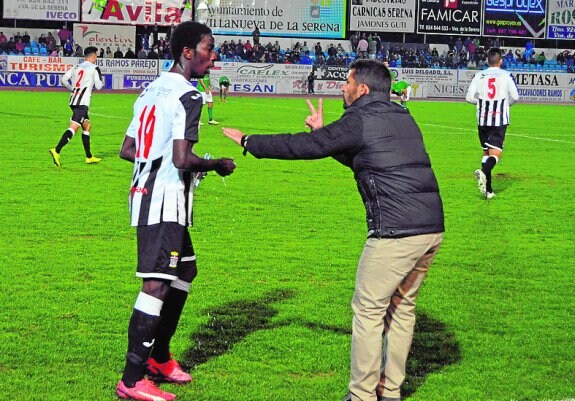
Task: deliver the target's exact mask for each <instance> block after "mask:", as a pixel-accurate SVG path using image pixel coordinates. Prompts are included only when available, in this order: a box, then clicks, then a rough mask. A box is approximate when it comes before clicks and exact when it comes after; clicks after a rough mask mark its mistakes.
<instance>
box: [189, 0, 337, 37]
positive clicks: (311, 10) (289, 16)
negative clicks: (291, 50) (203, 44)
mask: <svg viewBox="0 0 575 401" xmlns="http://www.w3.org/2000/svg"><path fill="white" fill-rule="evenodd" d="M347 1H348V0H314V1H309V0H292V1H290V2H286V1H281V0H252V1H251V2H250V3H248V4H246V3H244V2H243V1H242V0H229V1H227V2H226V3H225V5H223V4H222V3H220V2H217V3H213V2H209V3H208V2H206V1H205V0H201V1H197V2H196V14H195V15H196V20H197V21H199V22H202V23H205V24H206V25H208V26H209V27H210V28H212V31H213V32H214V33H215V34H217V35H251V33H252V31H254V30H255V29H256V28H258V29H259V31H260V34H261V35H267V36H283V37H298V38H326V39H327V38H344V37H345V16H346V4H347ZM215 4H218V5H215Z"/></svg>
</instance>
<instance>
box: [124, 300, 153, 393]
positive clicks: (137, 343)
mask: <svg viewBox="0 0 575 401" xmlns="http://www.w3.org/2000/svg"><path fill="white" fill-rule="evenodd" d="M159 323H160V316H152V315H148V314H146V313H144V312H142V311H140V310H138V309H134V312H133V313H132V318H131V319H130V325H129V326H128V352H127V353H126V366H125V367H124V374H123V376H122V381H123V382H124V384H125V385H126V386H127V387H134V385H135V384H136V382H138V381H140V380H142V379H143V378H144V376H145V374H146V362H147V361H148V358H149V356H150V352H151V351H152V345H154V343H155V341H154V338H155V336H156V331H157V328H158V324H159Z"/></svg>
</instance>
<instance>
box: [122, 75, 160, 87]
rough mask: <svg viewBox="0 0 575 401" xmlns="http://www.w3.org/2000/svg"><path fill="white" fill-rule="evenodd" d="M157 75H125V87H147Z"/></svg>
mask: <svg viewBox="0 0 575 401" xmlns="http://www.w3.org/2000/svg"><path fill="white" fill-rule="evenodd" d="M156 78H158V76H157V75H124V89H133V90H139V89H146V88H147V87H148V85H150V83H152V81H153V80H154V79H156Z"/></svg>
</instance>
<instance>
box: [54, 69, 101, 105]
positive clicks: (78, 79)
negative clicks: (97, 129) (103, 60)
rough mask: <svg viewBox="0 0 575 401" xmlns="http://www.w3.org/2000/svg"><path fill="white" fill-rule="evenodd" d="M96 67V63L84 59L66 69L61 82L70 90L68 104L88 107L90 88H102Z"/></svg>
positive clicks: (90, 97)
mask: <svg viewBox="0 0 575 401" xmlns="http://www.w3.org/2000/svg"><path fill="white" fill-rule="evenodd" d="M96 67H97V65H96V64H94V63H91V62H89V61H84V62H82V63H80V64H78V65H76V66H74V67H72V68H70V69H69V70H68V71H66V73H65V74H64V76H63V77H62V84H63V85H64V86H65V87H66V88H68V90H69V91H71V92H72V93H71V94H70V102H69V104H70V106H87V107H90V100H91V99H92V88H94V87H96V89H102V87H103V86H104V83H103V82H102V79H101V78H100V74H99V73H98V71H97V70H96Z"/></svg>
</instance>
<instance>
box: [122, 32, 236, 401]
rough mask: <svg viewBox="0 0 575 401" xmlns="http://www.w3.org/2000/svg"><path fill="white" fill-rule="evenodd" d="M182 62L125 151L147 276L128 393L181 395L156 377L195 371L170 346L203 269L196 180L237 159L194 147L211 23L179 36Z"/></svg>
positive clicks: (176, 52)
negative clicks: (194, 226) (197, 244)
mask: <svg viewBox="0 0 575 401" xmlns="http://www.w3.org/2000/svg"><path fill="white" fill-rule="evenodd" d="M170 48H171V51H172V57H173V59H174V60H175V62H174V65H173V66H172V68H171V69H170V71H169V72H165V73H162V74H161V75H160V76H159V77H158V78H157V79H156V80H155V81H154V82H152V83H151V84H150V85H149V86H148V87H147V88H146V89H145V90H144V91H143V92H142V94H141V95H140V96H139V97H138V99H137V100H136V103H135V104H134V117H133V119H132V122H131V124H130V126H129V127H128V130H127V132H126V135H125V137H124V142H123V144H122V149H121V150H120V157H121V158H123V159H125V160H128V161H131V162H133V163H134V173H133V175H132V185H131V190H130V195H129V203H130V214H131V225H132V226H136V227H137V242H138V266H137V273H136V276H138V277H141V278H142V279H143V284H142V289H141V292H140V293H139V295H138V297H137V299H136V303H135V306H134V310H133V313H132V317H131V319H130V323H129V326H128V351H127V353H126V365H125V368H124V373H123V376H122V379H121V380H120V382H119V383H118V386H117V389H116V392H117V394H118V396H119V397H121V398H125V399H134V400H144V401H163V400H173V399H175V398H176V396H175V394H172V393H169V392H166V391H162V390H161V389H159V388H158V387H157V386H156V384H155V383H154V382H153V381H150V380H148V379H146V378H145V375H146V374H147V375H148V377H150V378H151V379H153V380H155V379H160V380H161V381H167V382H172V383H179V384H184V383H188V382H190V381H191V380H192V377H191V376H190V375H189V374H188V373H187V372H184V371H183V370H182V369H181V367H180V365H179V364H178V362H176V360H175V359H174V358H173V357H172V355H171V353H170V340H171V338H172V336H173V334H174V333H175V331H176V327H177V326H178V322H179V319H180V315H181V313H182V309H183V308H184V304H185V302H186V299H187V297H188V292H189V291H190V286H191V282H192V281H193V279H194V278H195V277H196V274H197V267H196V256H195V254H194V248H193V246H192V241H191V238H190V234H189V232H188V228H187V227H188V226H189V225H190V224H191V216H192V199H193V192H192V191H193V182H192V176H193V175H194V174H195V173H198V172H205V171H216V172H217V173H218V174H219V175H221V176H226V175H229V174H231V173H232V172H233V170H234V168H235V164H234V162H233V161H232V160H231V159H205V158H201V157H198V156H196V155H195V154H194V153H193V146H194V145H195V144H196V143H197V142H198V127H199V124H200V114H201V111H202V103H203V102H202V95H201V94H200V93H199V92H198V90H197V89H196V88H195V87H194V86H193V85H192V83H191V82H190V78H199V77H202V76H203V75H204V74H206V73H207V72H208V70H209V68H210V67H212V66H213V62H214V60H215V59H216V53H215V52H214V38H213V36H212V33H211V30H210V28H208V27H207V26H205V25H202V24H199V23H197V22H193V21H187V22H184V23H182V24H180V25H178V26H177V27H176V28H175V30H174V32H173V34H172V37H171V46H170Z"/></svg>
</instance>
